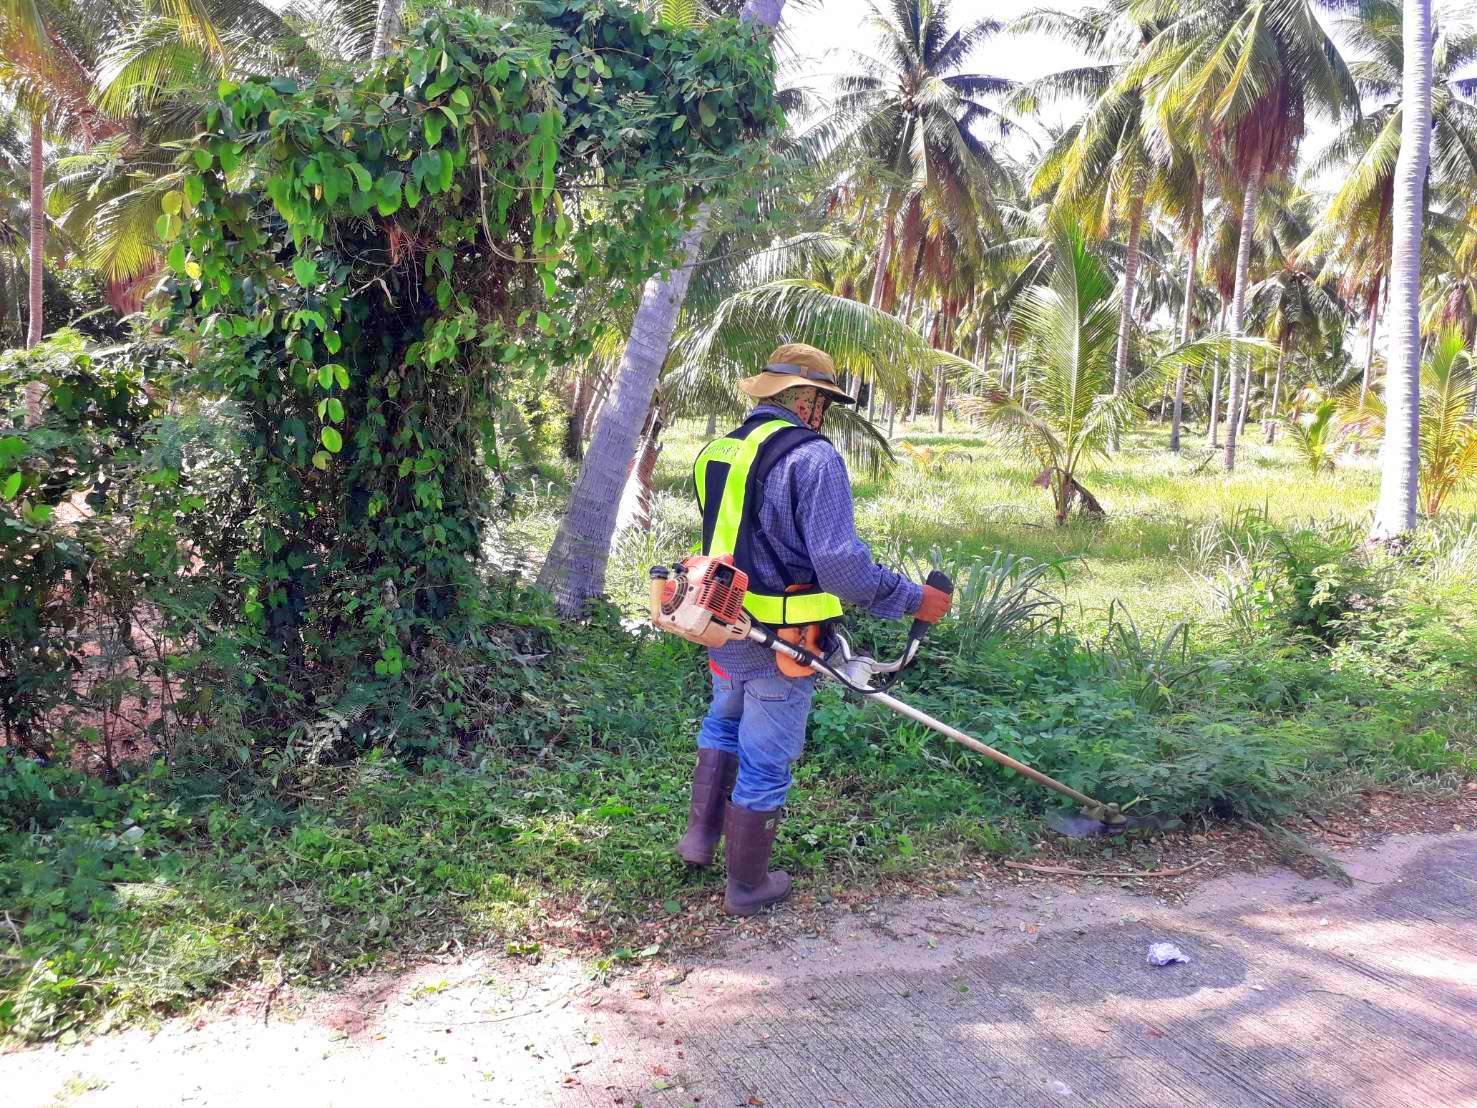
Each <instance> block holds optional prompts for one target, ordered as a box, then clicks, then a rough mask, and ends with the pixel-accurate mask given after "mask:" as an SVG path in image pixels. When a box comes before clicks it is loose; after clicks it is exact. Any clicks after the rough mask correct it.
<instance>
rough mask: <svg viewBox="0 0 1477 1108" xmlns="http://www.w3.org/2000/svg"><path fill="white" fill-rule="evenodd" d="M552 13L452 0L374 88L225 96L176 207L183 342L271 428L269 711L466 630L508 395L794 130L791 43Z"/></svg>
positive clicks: (581, 10)
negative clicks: (760, 140) (779, 79)
mask: <svg viewBox="0 0 1477 1108" xmlns="http://www.w3.org/2000/svg"><path fill="white" fill-rule="evenodd" d="M534 10H535V11H536V13H537V14H538V16H539V19H540V26H539V27H537V28H533V27H527V26H520V25H518V24H509V23H508V22H506V21H501V20H493V19H490V18H488V17H486V16H483V15H480V14H478V13H477V12H475V11H471V10H466V9H446V10H441V11H437V12H435V13H433V14H431V15H429V16H428V17H427V18H426V19H425V20H424V21H423V22H421V23H420V24H419V25H418V26H417V27H416V28H415V30H414V31H413V33H412V34H411V36H410V38H409V41H408V42H407V44H406V46H405V48H404V49H402V50H397V51H396V52H395V53H394V54H392V55H391V56H388V57H387V58H385V59H383V60H382V61H380V62H378V63H376V64H375V65H374V66H373V67H372V68H371V69H370V70H369V71H368V72H367V73H363V72H360V73H355V74H352V75H343V76H331V77H328V78H325V79H323V80H321V81H318V82H311V83H309V84H307V85H304V86H302V87H299V86H298V85H296V84H295V83H293V82H291V81H287V80H283V79H276V80H271V81H268V80H251V81H245V82H242V83H239V84H227V85H225V86H224V87H223V100H222V102H221V103H220V104H219V105H218V106H216V107H214V108H212V109H211V110H210V111H209V112H208V113H207V118H206V129H205V133H204V134H203V135H202V137H201V138H200V140H199V141H198V142H197V143H196V145H195V147H194V149H193V151H192V153H191V162H190V166H189V172H188V173H187V174H186V175H185V176H184V178H183V183H182V187H181V189H180V190H179V191H177V192H173V193H170V194H168V195H167V196H166V197H165V199H164V214H163V215H162V216H161V219H160V232H161V234H162V236H163V237H164V238H166V240H169V239H172V240H173V245H172V246H171V247H170V248H169V251H168V265H169V268H170V270H171V272H172V274H173V281H174V288H173V297H174V300H173V310H172V326H173V327H174V329H175V330H176V331H177V332H179V333H180V334H181V336H182V337H185V338H186V339H187V341H190V342H192V343H194V344H196V345H197V347H198V351H199V358H200V365H201V367H202V372H203V373H205V374H206V375H207V376H208V377H209V379H210V381H211V383H212V384H213V385H214V386H215V387H216V388H218V389H220V390H221V391H223V392H224V393H225V394H226V395H228V396H230V397H232V398H234V399H235V400H236V401H237V403H238V404H239V405H240V406H241V408H242V410H243V411H244V412H245V414H246V418H247V421H248V424H249V440H250V441H249V448H250V450H249V458H250V462H251V479H252V482H253V486H254V489H255V493H256V505H255V510H254V513H253V516H252V520H251V528H250V531H249V534H248V535H247V536H246V538H245V539H244V541H243V549H242V552H241V556H240V558H239V559H238V563H237V566H238V567H239V572H238V573H237V577H238V579H239V587H240V589H241V594H242V600H243V603H244V606H245V610H246V612H247V613H248V615H249V616H250V618H251V619H252V620H254V621H255V622H256V623H257V625H258V626H259V627H260V629H261V630H262V632H263V633H264V636H265V641H266V642H267V643H268V644H269V650H268V653H269V654H270V657H271V658H272V659H275V660H276V661H277V662H279V663H287V665H286V666H283V667H281V668H278V669H275V670H273V672H272V676H273V682H274V688H273V690H272V691H273V693H274V694H287V695H308V694H310V693H311V694H315V695H316V694H317V691H318V690H319V689H321V687H322V684H323V681H322V679H319V680H317V681H316V683H315V679H314V677H313V675H314V674H315V673H320V674H321V673H322V672H325V668H324V667H327V670H326V671H327V672H330V673H333V674H335V675H336V679H337V678H342V679H347V678H348V677H349V676H350V675H354V679H355V681H359V682H365V681H367V682H369V683H370V684H371V685H372V684H373V682H374V681H375V680H376V679H381V680H393V679H395V678H397V677H398V676H399V675H400V674H401V673H402V671H405V670H414V669H415V668H416V667H417V665H418V662H417V656H418V655H419V654H420V653H421V651H422V650H423V649H424V648H425V647H426V644H427V643H428V642H430V641H431V640H441V641H447V640H452V639H454V638H455V636H456V635H457V633H458V631H459V630H460V629H461V628H464V627H466V626H468V625H469V622H470V621H469V616H470V615H471V614H472V613H473V612H474V610H475V607H476V604H477V596H478V593H477V590H476V588H475V587H474V584H475V574H474V561H475V559H476V558H477V556H478V554H479V552H480V547H481V538H482V527H483V521H484V520H485V519H486V518H487V516H488V514H489V510H490V509H489V484H488V477H487V473H488V470H489V468H491V469H494V470H495V469H496V467H497V466H498V458H499V453H498V451H499V447H498V442H497V439H496V434H495V430H494V428H495V421H494V419H493V416H494V414H495V412H496V409H497V407H498V405H499V390H500V386H501V383H502V382H503V381H504V380H505V379H506V378H507V377H508V375H510V374H513V373H537V372H540V371H541V367H543V366H546V365H549V364H558V363H559V362H561V361H564V360H567V359H569V358H571V357H574V356H576V355H577V354H578V353H580V351H581V350H582V349H583V348H584V347H585V346H586V345H587V338H586V336H585V335H584V334H583V333H582V331H581V328H580V327H579V325H578V324H577V322H576V321H575V320H574V318H573V317H572V313H571V311H570V307H571V305H572V304H573V302H574V298H575V296H576V295H577V294H578V292H579V290H580V289H581V288H582V287H584V286H587V285H589V284H590V283H592V282H606V283H608V285H609V287H610V288H611V289H612V290H613V292H612V295H616V296H619V295H621V290H622V289H624V288H627V287H630V286H631V285H633V284H639V282H640V281H641V280H643V279H644V278H645V277H646V276H648V275H649V274H650V273H652V272H653V271H654V270H656V269H658V268H659V267H661V266H662V265H664V264H666V263H668V262H669V261H670V260H671V258H672V257H673V252H674V250H675V248H676V246H677V242H678V237H679V235H680V233H681V219H680V217H681V215H682V213H683V212H684V210H686V209H688V208H689V207H690V206H691V205H693V204H694V203H696V202H698V201H701V200H702V199H703V198H704V197H705V196H706V195H707V194H708V193H709V192H711V191H712V190H713V189H714V188H718V187H733V186H734V185H735V184H736V183H737V182H740V181H742V180H743V178H744V176H745V175H746V173H747V172H748V169H749V166H750V162H751V157H750V155H749V154H748V153H747V152H748V151H749V150H751V149H752V147H753V139H754V138H755V137H756V136H758V135H760V134H762V133H763V132H765V131H766V130H767V129H769V128H770V127H772V126H774V125H775V124H777V123H778V111H777V109H776V108H775V106H774V100H773V90H774V86H773V72H772V63H771V62H770V59H769V51H768V48H767V46H766V45H765V44H764V43H762V42H761V41H760V40H759V39H758V37H757V36H756V35H755V34H754V33H753V32H752V31H750V30H748V29H745V28H742V27H740V26H739V25H738V24H736V23H734V22H732V21H727V22H720V23H715V24H711V25H709V26H708V27H706V28H704V29H703V30H702V31H701V32H700V33H699V32H693V31H681V30H674V29H672V28H658V27H656V26H654V25H653V23H652V21H651V20H650V19H649V18H648V17H647V16H645V15H644V14H642V13H640V12H636V11H632V10H630V9H628V8H625V7H623V6H621V5H618V4H615V3H608V2H604V0H546V2H543V3H541V4H539V5H537V6H536V8H535V9H534ZM714 88H725V89H728V90H730V94H729V102H728V103H726V104H725V110H724V111H722V112H721V113H720V112H715V111H713V110H712V107H711V105H710V104H708V103H707V101H706V100H705V99H704V97H706V96H708V95H709V94H710V92H711V90H712V89H714ZM687 181H699V182H714V183H715V184H711V185H705V186H704V185H700V186H697V187H689V186H688V185H687V184H686V182H687ZM223 571H225V572H228V573H229V572H233V569H232V567H223ZM371 668H372V671H373V675H372V676H371V675H370V670H371ZM348 687H351V688H352V687H353V683H352V682H351V683H350V685H349V686H348ZM360 691H361V693H362V688H361V690H360Z"/></svg>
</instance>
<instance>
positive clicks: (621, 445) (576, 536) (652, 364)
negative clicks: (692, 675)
mask: <svg viewBox="0 0 1477 1108" xmlns="http://www.w3.org/2000/svg"><path fill="white" fill-rule="evenodd" d="M708 218H709V211H708V208H707V207H706V205H705V206H704V207H703V208H702V209H700V210H699V212H698V215H697V218H696V219H695V220H694V221H693V225H692V227H691V229H689V230H688V232H687V234H685V235H683V236H682V244H681V249H680V252H679V254H678V257H679V262H678V265H677V266H676V268H674V269H673V270H671V271H670V272H669V273H665V274H658V275H657V276H655V277H652V278H651V279H650V280H649V281H647V282H646V287H645V288H644V289H643V290H642V293H641V306H640V307H639V308H638V309H637V310H636V319H635V321H634V323H633V324H632V325H631V335H630V337H629V338H628V339H627V340H626V350H625V354H624V355H622V357H621V362H620V367H619V368H618V369H617V370H616V376H615V383H614V385H613V386H612V387H611V393H610V396H609V398H608V399H607V400H606V404H605V408H604V410H603V411H602V412H601V413H600V419H599V420H598V422H597V423H596V425H595V435H594V438H593V439H592V440H591V442H590V448H589V450H587V451H586V452H585V463H584V465H583V466H581V467H580V475H579V479H578V480H577V481H576V482H575V486H574V491H573V492H572V493H571V494H570V498H569V508H568V509H567V510H566V511H565V513H564V519H563V520H561V521H560V524H559V532H558V534H557V535H555V537H554V544H553V546H552V547H550V549H549V556H548V558H546V559H545V560H544V565H543V569H542V570H540V572H539V580H538V583H539V587H540V588H542V589H545V590H547V591H549V592H552V593H553V594H554V600H555V603H556V604H557V606H558V608H559V612H560V614H561V615H564V616H574V615H577V614H579V613H580V612H581V611H582V610H583V608H584V606H585V602H586V601H588V600H589V599H590V598H591V597H593V596H599V595H600V593H602V592H604V591H605V563H606V559H607V558H608V557H609V556H610V541H611V539H612V538H613V537H614V535H615V528H616V519H617V516H618V513H619V508H620V503H621V490H622V488H623V486H624V485H625V481H626V474H627V473H628V472H629V471H630V467H631V461H632V459H633V458H634V457H635V454H636V447H637V444H638V443H639V442H640V440H641V430H642V427H643V425H644V424H645V422H646V415H647V413H648V412H649V411H650V410H651V398H652V395H653V394H654V393H655V391H656V384H657V379H658V377H659V376H660V375H661V369H662V365H663V364H664V363H665V362H666V360H667V351H668V349H669V348H670V347H671V343H672V335H673V334H674V333H675V332H676V330H677V319H678V317H679V316H680V315H681V314H682V302H683V300H685V299H686V297H687V286H688V284H689V283H690V282H691V280H692V267H693V263H694V262H696V261H697V258H698V252H699V250H700V249H701V247H702V242H703V235H704V233H705V232H706V231H707V229H708Z"/></svg>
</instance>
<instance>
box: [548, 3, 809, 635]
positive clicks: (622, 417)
mask: <svg viewBox="0 0 1477 1108" xmlns="http://www.w3.org/2000/svg"><path fill="white" fill-rule="evenodd" d="M784 6H785V3H784V0H748V2H747V3H745V5H744V10H743V14H742V15H741V16H740V19H742V20H744V21H754V22H758V23H761V24H763V25H764V26H766V27H771V28H772V27H774V26H775V24H777V23H778V22H779V18H780V13H781V12H782V11H783V10H784ZM710 214H711V213H710V210H709V208H708V205H706V204H704V205H703V206H702V207H701V208H699V209H698V213H697V218H696V219H694V220H693V224H692V227H691V228H690V229H689V230H688V232H687V233H686V234H685V235H683V236H682V243H681V246H680V248H679V250H678V262H677V265H676V267H675V268H673V269H672V270H671V271H670V272H668V273H665V274H658V275H656V276H654V277H652V278H651V279H650V280H649V281H647V282H646V287H645V288H644V289H643V290H642V293H641V303H640V306H639V307H637V309H636V319H635V321H634V322H633V323H632V325H631V335H630V338H629V339H627V341H626V350H625V353H624V354H623V355H622V356H621V362H620V368H619V369H618V370H617V372H616V378H615V383H614V385H613V386H612V390H611V396H610V400H609V402H608V403H607V404H606V406H605V408H604V410H602V412H601V415H600V419H599V422H598V423H597V424H596V427H595V434H594V437H593V439H592V441H591V443H590V449H589V452H588V453H587V454H586V456H585V464H584V465H583V466H581V467H580V475H579V479H578V480H577V481H576V482H575V486H574V491H573V492H572V493H571V494H570V498H569V508H568V509H567V510H566V511H565V513H564V518H563V520H561V521H560V523H559V532H558V534H557V535H555V536H554V543H553V546H551V547H550V548H549V556H548V557H547V558H546V559H545V560H544V565H543V568H542V570H540V572H539V578H538V584H539V587H540V588H542V589H545V590H547V591H549V592H552V593H553V594H554V600H555V603H556V605H557V606H558V609H559V612H560V614H561V615H564V616H566V617H569V616H574V615H578V614H579V613H580V612H582V611H583V610H584V607H585V604H586V602H587V601H588V600H589V599H590V598H591V597H595V596H599V595H600V594H601V593H602V592H604V591H605V564H606V561H607V559H608V558H609V557H610V542H611V539H612V538H613V537H614V535H615V524H616V513H617V511H618V510H619V508H620V494H621V485H622V484H623V481H624V478H625V475H626V473H627V471H628V470H629V467H630V465H631V462H632V459H633V458H634V456H635V453H636V447H637V444H638V443H639V441H640V438H641V428H642V425H643V424H644V423H645V422H646V414H647V412H648V411H649V410H650V409H651V399H652V396H653V395H654V394H655V392H656V385H657V380H658V378H659V377H660V376H661V369H662V365H663V364H664V363H665V362H666V360H667V352H668V351H669V350H670V349H671V345H672V335H673V334H674V333H675V332H676V330H677V320H678V317H679V316H680V315H681V314H682V302H683V301H684V300H685V299H686V298H687V287H688V285H689V284H690V283H691V281H692V267H693V264H694V263H695V262H696V261H697V259H698V255H699V253H700V252H701V250H702V244H703V234H704V232H705V231H706V230H707V228H708V220H709V217H710Z"/></svg>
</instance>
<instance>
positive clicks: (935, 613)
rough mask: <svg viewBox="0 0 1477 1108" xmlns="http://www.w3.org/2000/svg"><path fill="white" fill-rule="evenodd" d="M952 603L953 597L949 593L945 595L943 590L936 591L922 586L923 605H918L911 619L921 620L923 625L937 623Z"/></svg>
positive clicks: (927, 586) (928, 586) (930, 587)
mask: <svg viewBox="0 0 1477 1108" xmlns="http://www.w3.org/2000/svg"><path fill="white" fill-rule="evenodd" d="M953 602H954V597H953V595H952V594H951V593H946V592H944V590H943V589H936V588H934V587H933V586H932V585H924V586H923V603H921V604H919V605H918V610H917V611H916V612H914V613H913V618H914V619H921V620H922V621H923V622H924V623H937V622H938V621H939V620H941V619H943V618H944V614H945V613H946V612H947V611H948V610H949V605H950V604H952V603H953Z"/></svg>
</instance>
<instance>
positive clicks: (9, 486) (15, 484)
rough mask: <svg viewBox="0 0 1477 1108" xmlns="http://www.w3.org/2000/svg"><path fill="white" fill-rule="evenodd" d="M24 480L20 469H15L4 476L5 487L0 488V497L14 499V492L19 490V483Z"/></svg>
mask: <svg viewBox="0 0 1477 1108" xmlns="http://www.w3.org/2000/svg"><path fill="white" fill-rule="evenodd" d="M24 481H25V477H24V475H22V473H21V471H20V470H16V471H15V472H14V473H12V474H11V475H10V476H9V477H7V478H5V487H4V488H3V489H0V497H3V498H4V499H6V500H14V499H15V494H16V493H18V492H20V491H21V483H22V482H24Z"/></svg>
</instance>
